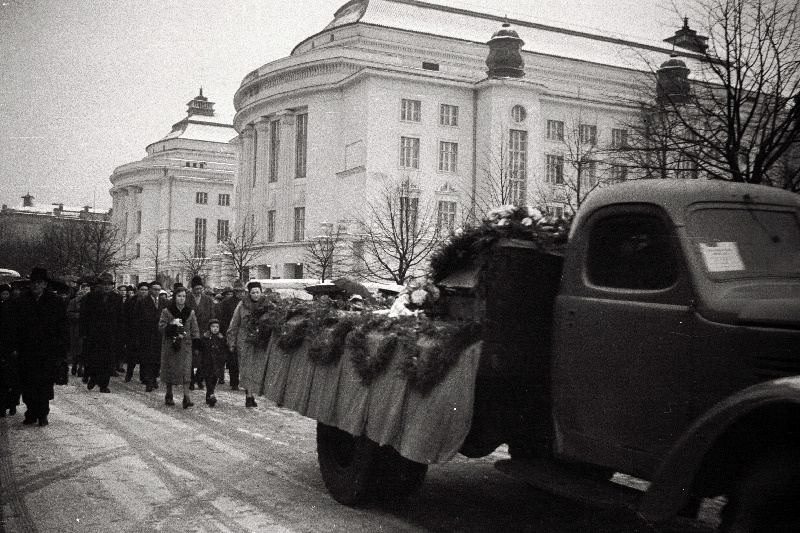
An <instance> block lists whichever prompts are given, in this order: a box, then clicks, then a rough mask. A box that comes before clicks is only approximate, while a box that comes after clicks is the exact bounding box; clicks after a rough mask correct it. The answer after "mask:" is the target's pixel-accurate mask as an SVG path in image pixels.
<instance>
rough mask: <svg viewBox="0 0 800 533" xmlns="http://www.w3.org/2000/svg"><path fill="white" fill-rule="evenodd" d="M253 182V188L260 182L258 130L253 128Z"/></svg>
mask: <svg viewBox="0 0 800 533" xmlns="http://www.w3.org/2000/svg"><path fill="white" fill-rule="evenodd" d="M252 155H253V161H252V163H253V182H252V184H253V185H252V186H253V187H255V186H256V181H257V180H258V128H253V154H252Z"/></svg>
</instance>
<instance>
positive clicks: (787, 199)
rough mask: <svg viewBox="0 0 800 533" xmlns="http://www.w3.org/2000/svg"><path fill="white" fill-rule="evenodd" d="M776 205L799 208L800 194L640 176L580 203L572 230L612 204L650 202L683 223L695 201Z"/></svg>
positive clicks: (591, 195) (700, 181)
mask: <svg viewBox="0 0 800 533" xmlns="http://www.w3.org/2000/svg"><path fill="white" fill-rule="evenodd" d="M746 196H749V199H750V200H751V201H753V202H755V203H759V204H777V205H786V206H793V207H795V208H798V209H800V195H798V194H796V193H793V192H789V191H786V190H783V189H778V188H776V187H769V186H766V185H753V184H750V183H734V182H730V181H722V180H706V179H697V180H694V179H641V180H632V181H626V182H624V183H619V184H615V185H610V186H608V187H603V188H600V189H596V190H595V191H593V192H592V193H591V194H590V195H589V196H588V197H587V199H586V201H585V202H584V203H583V204H582V205H581V208H580V210H579V211H578V214H577V216H576V218H575V221H574V223H573V225H572V231H573V232H574V231H575V228H577V227H578V226H580V225H581V222H582V219H583V218H585V217H586V216H588V215H589V214H590V213H592V212H593V211H594V210H596V209H598V208H600V207H603V206H606V205H612V204H631V203H632V204H651V205H658V206H661V207H662V208H664V209H665V210H666V211H667V212H668V213H669V214H670V216H671V217H672V219H673V220H674V221H675V224H677V225H682V224H683V218H684V213H685V212H686V207H687V206H689V205H691V204H694V203H698V202H742V201H744V200H745V199H746V198H745V197H746Z"/></svg>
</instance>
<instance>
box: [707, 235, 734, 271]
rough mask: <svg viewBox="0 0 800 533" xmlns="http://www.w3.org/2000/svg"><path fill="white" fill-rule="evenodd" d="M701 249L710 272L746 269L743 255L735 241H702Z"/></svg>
mask: <svg viewBox="0 0 800 533" xmlns="http://www.w3.org/2000/svg"><path fill="white" fill-rule="evenodd" d="M700 251H701V252H702V253H703V259H704V260H705V262H706V268H707V269H708V271H709V272H733V271H736V270H744V269H745V268H744V262H742V256H740V255H739V248H738V247H737V246H736V243H735V242H718V243H715V244H704V243H702V242H701V243H700Z"/></svg>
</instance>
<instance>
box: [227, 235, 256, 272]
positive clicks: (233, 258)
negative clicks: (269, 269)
mask: <svg viewBox="0 0 800 533" xmlns="http://www.w3.org/2000/svg"><path fill="white" fill-rule="evenodd" d="M251 226H252V227H251ZM257 241H258V229H257V228H256V227H255V226H253V225H252V224H251V225H248V224H242V227H241V228H240V229H238V230H236V231H234V232H231V233H230V235H228V237H227V238H226V239H224V240H222V241H221V242H220V246H221V247H222V250H223V252H222V253H223V254H225V255H226V256H227V257H228V258H229V260H230V262H231V264H232V265H233V268H234V270H236V276H237V277H238V279H242V276H243V274H244V271H245V270H246V269H247V268H248V267H249V266H250V264H251V263H252V262H253V260H254V259H255V258H256V255H257V252H256V249H255V244H256V242H257Z"/></svg>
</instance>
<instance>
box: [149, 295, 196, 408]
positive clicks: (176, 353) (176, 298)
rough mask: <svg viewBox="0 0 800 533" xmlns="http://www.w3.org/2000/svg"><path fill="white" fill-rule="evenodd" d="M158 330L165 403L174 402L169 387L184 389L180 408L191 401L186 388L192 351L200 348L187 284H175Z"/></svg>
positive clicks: (188, 382) (189, 405)
mask: <svg viewBox="0 0 800 533" xmlns="http://www.w3.org/2000/svg"><path fill="white" fill-rule="evenodd" d="M158 330H159V331H160V332H161V335H162V339H161V380H162V381H163V382H164V383H165V384H166V387H167V392H166V395H165V396H164V403H166V404H167V405H175V401H174V398H173V395H172V390H173V387H174V386H175V385H181V387H182V389H183V408H184V409H186V408H188V407H191V406H193V405H194V403H192V397H191V393H190V389H189V385H190V384H191V381H192V355H193V354H194V352H195V351H197V350H199V339H200V330H199V329H198V327H197V317H196V316H195V314H194V311H193V310H192V309H191V308H190V307H189V306H188V305H187V304H186V288H185V287H182V286H181V287H177V288H176V289H175V291H174V292H173V293H172V300H171V302H170V304H169V307H167V308H166V309H164V310H163V311H161V319H160V320H159V321H158Z"/></svg>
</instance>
